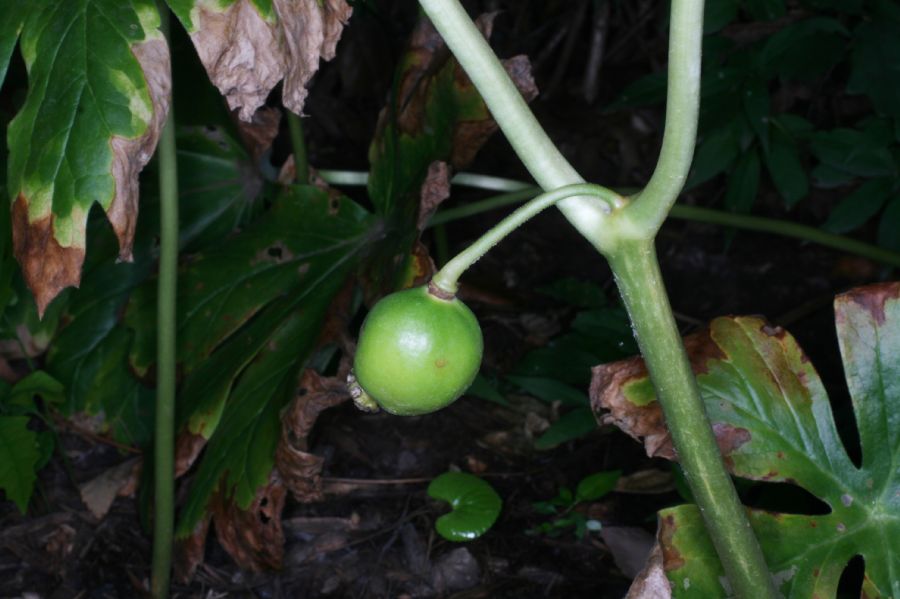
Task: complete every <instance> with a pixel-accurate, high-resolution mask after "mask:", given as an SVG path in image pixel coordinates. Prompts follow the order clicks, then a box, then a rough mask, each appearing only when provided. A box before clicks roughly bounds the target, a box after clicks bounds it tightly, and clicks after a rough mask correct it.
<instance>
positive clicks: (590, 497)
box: [575, 470, 622, 501]
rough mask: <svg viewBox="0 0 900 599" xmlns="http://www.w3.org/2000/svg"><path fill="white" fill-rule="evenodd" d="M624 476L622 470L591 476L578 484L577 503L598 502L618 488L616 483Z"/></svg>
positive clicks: (597, 473) (576, 490) (576, 491)
mask: <svg viewBox="0 0 900 599" xmlns="http://www.w3.org/2000/svg"><path fill="white" fill-rule="evenodd" d="M620 476H622V472H621V471H620V470H612V471H610V472H596V473H594V474H590V475H588V476H586V477H584V478H583V479H581V482H579V483H578V487H577V488H576V489H575V500H576V501H596V500H598V499H600V498H601V497H603V496H604V495H606V494H607V493H609V492H610V491H612V490H613V489H615V488H616V482H617V481H618V480H619V477H620Z"/></svg>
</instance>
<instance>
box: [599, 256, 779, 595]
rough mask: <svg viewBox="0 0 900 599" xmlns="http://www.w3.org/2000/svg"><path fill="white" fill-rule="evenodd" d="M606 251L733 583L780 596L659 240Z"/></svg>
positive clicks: (748, 591) (742, 590) (741, 591)
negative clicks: (698, 376) (717, 424)
mask: <svg viewBox="0 0 900 599" xmlns="http://www.w3.org/2000/svg"><path fill="white" fill-rule="evenodd" d="M607 258H608V259H609V263H610V266H611V267H612V269H613V273H614V275H615V277H616V283H617V285H618V287H619V291H620V293H621V294H622V301H623V302H624V304H625V307H626V309H627V310H628V315H629V316H630V318H631V322H632V324H633V327H634V333H635V337H636V339H637V342H638V346H639V347H640V350H641V354H642V355H643V357H644V361H645V363H646V364H647V370H648V371H649V372H650V378H651V380H652V382H653V387H654V389H655V390H656V395H657V398H658V400H659V403H660V405H661V406H662V409H663V413H664V414H665V417H666V424H667V426H668V429H669V432H670V433H671V435H672V441H673V443H674V445H675V449H676V451H677V453H678V459H679V461H680V463H681V464H682V466H683V467H684V471H685V477H686V478H687V481H688V484H689V485H690V487H691V491H692V492H693V494H694V499H695V501H696V502H697V505H698V506H699V507H700V513H701V514H702V516H703V520H704V522H705V523H706V528H707V531H708V532H709V536H710V538H711V539H712V541H713V544H714V545H715V547H716V551H717V552H718V554H719V556H720V558H721V562H722V566H723V567H724V569H725V573H726V575H727V576H728V579H729V580H730V581H731V586H732V589H733V591H734V592H735V593H736V595H737V596H738V597H741V598H743V599H751V598H752V599H756V598H764V597H766V598H768V597H776V596H777V594H776V592H775V588H774V586H773V585H772V582H771V578H770V577H769V574H768V568H767V566H766V562H765V559H764V557H763V554H762V551H761V550H760V548H759V545H758V544H757V542H756V538H755V537H754V535H753V531H752V530H751V528H750V525H749V522H748V521H747V517H746V513H745V511H744V507H743V506H742V505H741V502H740V499H738V496H737V493H736V492H735V490H734V486H733V485H732V483H731V479H730V477H729V476H728V473H727V472H726V470H725V466H724V464H723V463H722V456H721V455H720V453H719V448H718V446H717V445H716V441H715V436H714V435H713V432H712V429H711V428H710V425H709V420H708V419H707V417H706V410H705V408H704V406H703V402H702V400H701V399H700V395H699V392H698V390H697V385H696V382H695V380H694V375H693V372H692V371H691V366H690V363H689V362H688V359H687V355H686V353H685V351H684V346H683V345H682V341H681V335H680V334H679V333H678V328H677V326H676V324H675V319H674V318H673V316H672V309H671V307H670V306H669V299H668V297H667V296H666V291H665V287H664V286H663V281H662V276H661V274H660V271H659V264H658V263H657V260H656V250H655V248H654V246H653V241H652V240H641V241H634V242H625V243H623V244H621V246H620V247H619V248H617V251H616V252H614V253H613V254H611V255H609V256H607Z"/></svg>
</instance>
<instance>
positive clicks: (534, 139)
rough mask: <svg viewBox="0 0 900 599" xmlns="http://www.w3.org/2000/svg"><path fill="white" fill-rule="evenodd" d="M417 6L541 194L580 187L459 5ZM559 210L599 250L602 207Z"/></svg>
mask: <svg viewBox="0 0 900 599" xmlns="http://www.w3.org/2000/svg"><path fill="white" fill-rule="evenodd" d="M419 4H420V5H421V6H422V8H423V9H424V11H425V13H426V14H427V15H428V18H429V19H431V22H432V23H433V24H434V26H435V28H436V29H437V30H438V32H439V33H440V34H441V37H443V38H444V41H445V42H446V43H447V46H448V47H449V48H450V50H451V51H452V52H453V54H454V56H455V57H456V60H457V61H458V62H459V64H460V65H462V67H463V69H465V71H466V74H467V75H468V76H469V78H470V79H471V80H472V83H474V84H475V87H476V88H477V89H478V91H479V92H481V96H482V97H483V98H484V101H485V103H486V104H487V106H488V108H489V109H490V111H491V115H492V116H493V117H494V119H495V120H496V121H497V124H498V125H500V128H501V129H502V130H503V134H504V135H505V136H506V138H507V139H508V140H509V143H510V144H511V145H512V147H513V149H514V150H515V152H516V154H517V155H518V156H519V158H520V159H521V160H522V162H523V163H524V164H525V168H527V169H528V172H530V173H531V176H532V177H534V179H535V181H537V182H538V184H539V185H540V186H541V187H542V188H543V189H545V190H550V189H556V188H557V187H563V186H565V185H572V184H575V183H584V179H583V178H582V177H581V175H579V174H578V172H577V171H576V170H575V169H574V168H573V167H572V165H571V164H569V162H568V161H567V160H566V159H565V158H564V157H563V155H562V154H561V153H560V151H559V150H558V149H557V148H556V146H555V145H553V142H552V141H551V140H550V138H549V137H548V136H547V133H546V132H545V131H544V130H543V129H542V128H541V125H540V124H539V123H538V122H537V119H535V118H534V114H532V112H531V110H530V109H529V108H528V104H526V103H525V99H524V98H522V95H521V94H520V93H519V90H518V89H516V86H515V85H514V84H513V82H512V81H511V80H510V78H509V75H507V74H506V70H505V69H504V68H503V65H502V64H500V60H499V59H498V58H497V56H496V55H495V54H494V52H493V51H492V50H491V47H490V46H489V45H488V43H487V41H486V40H485V39H484V37H483V36H482V35H481V33H480V32H479V31H478V29H476V27H475V24H474V23H473V22H472V20H471V19H470V18H469V15H468V14H466V10H465V9H464V8H463V7H462V5H461V4H460V3H459V1H458V0H419ZM559 208H560V210H561V211H562V212H563V214H564V215H565V217H566V218H567V219H568V220H569V222H570V223H572V225H573V226H574V227H575V228H576V229H577V230H578V231H579V232H580V233H581V234H582V235H584V237H585V238H586V239H587V240H588V241H590V243H591V244H592V245H594V246H595V247H597V249H600V248H601V245H602V239H601V237H602V229H603V224H604V222H605V221H606V216H607V213H606V211H605V209H604V206H603V204H602V203H601V202H598V201H597V200H596V198H591V197H584V196H576V197H572V198H569V199H567V200H565V201H564V202H560V204H559Z"/></svg>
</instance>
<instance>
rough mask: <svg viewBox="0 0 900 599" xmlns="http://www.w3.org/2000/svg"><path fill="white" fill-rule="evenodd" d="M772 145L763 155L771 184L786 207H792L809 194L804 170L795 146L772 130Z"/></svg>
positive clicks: (779, 133)
mask: <svg viewBox="0 0 900 599" xmlns="http://www.w3.org/2000/svg"><path fill="white" fill-rule="evenodd" d="M771 140H772V143H771V144H770V146H769V151H768V152H766V153H765V154H764V156H765V160H766V168H767V169H768V171H769V176H771V177H772V182H773V183H774V184H775V188H776V189H777V190H778V193H779V195H781V197H782V198H783V199H784V201H785V203H786V204H787V205H788V207H793V206H795V205H796V204H797V202H799V201H800V200H802V199H803V198H805V197H806V194H807V193H809V181H808V179H807V174H806V169H804V168H803V163H801V162H800V154H799V152H798V150H797V146H796V145H795V144H794V143H793V142H791V140H790V138H789V137H788V136H787V135H785V134H784V133H782V132H781V131H780V130H778V129H774V128H773V130H772V137H771Z"/></svg>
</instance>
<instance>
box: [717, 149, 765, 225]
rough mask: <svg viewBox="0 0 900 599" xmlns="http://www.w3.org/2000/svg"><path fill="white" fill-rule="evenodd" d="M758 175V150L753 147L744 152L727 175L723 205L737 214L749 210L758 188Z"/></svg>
mask: <svg viewBox="0 0 900 599" xmlns="http://www.w3.org/2000/svg"><path fill="white" fill-rule="evenodd" d="M759 175H760V164H759V152H758V151H757V150H756V149H755V148H753V149H751V150H749V151H747V152H744V154H743V155H742V156H741V157H740V159H739V160H738V163H737V165H736V166H735V167H734V171H732V173H731V175H730V176H729V177H728V189H727V191H726V192H725V207H726V208H728V209H729V210H731V211H732V212H737V213H739V214H746V213H748V212H750V208H751V207H752V206H753V202H754V201H755V200H756V192H757V190H758V189H759Z"/></svg>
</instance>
